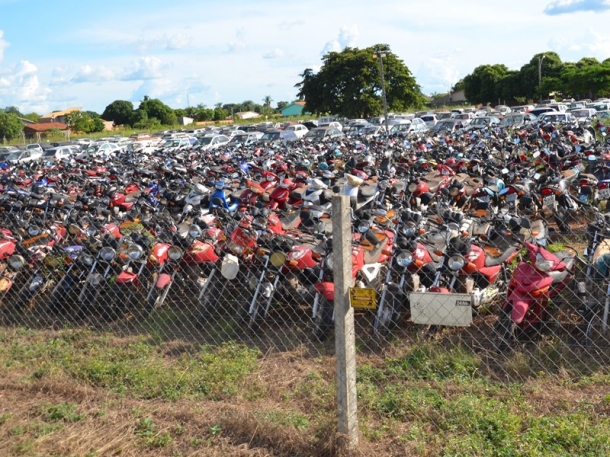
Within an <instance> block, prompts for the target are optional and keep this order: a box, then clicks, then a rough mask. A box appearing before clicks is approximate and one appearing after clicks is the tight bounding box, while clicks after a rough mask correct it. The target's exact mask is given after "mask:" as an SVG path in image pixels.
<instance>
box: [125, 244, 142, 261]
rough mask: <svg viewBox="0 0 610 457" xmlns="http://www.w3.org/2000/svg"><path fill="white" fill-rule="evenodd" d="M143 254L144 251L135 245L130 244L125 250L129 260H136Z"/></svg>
mask: <svg viewBox="0 0 610 457" xmlns="http://www.w3.org/2000/svg"><path fill="white" fill-rule="evenodd" d="M142 254H144V249H142V247H141V246H139V245H137V244H130V245H129V247H128V248H127V257H129V258H130V259H131V260H138V259H139V258H140V257H142Z"/></svg>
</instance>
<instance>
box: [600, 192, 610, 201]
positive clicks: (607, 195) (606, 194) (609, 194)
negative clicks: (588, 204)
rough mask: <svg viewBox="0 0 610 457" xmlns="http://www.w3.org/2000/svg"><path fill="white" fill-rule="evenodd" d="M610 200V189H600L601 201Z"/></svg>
mask: <svg viewBox="0 0 610 457" xmlns="http://www.w3.org/2000/svg"><path fill="white" fill-rule="evenodd" d="M608 198H610V189H600V191H599V199H600V200H606V199H608Z"/></svg>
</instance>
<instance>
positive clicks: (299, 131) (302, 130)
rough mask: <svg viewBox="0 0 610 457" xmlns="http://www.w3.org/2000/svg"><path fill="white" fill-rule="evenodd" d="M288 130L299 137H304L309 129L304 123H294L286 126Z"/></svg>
mask: <svg viewBox="0 0 610 457" xmlns="http://www.w3.org/2000/svg"><path fill="white" fill-rule="evenodd" d="M284 131H286V132H294V133H295V135H296V136H297V137H298V138H303V137H304V136H305V134H306V133H307V132H309V129H308V128H307V127H305V126H304V125H303V124H292V125H289V126H287V127H286V128H284Z"/></svg>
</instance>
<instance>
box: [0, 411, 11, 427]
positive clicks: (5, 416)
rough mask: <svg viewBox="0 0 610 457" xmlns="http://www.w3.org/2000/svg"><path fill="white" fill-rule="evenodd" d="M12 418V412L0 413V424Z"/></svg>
mask: <svg viewBox="0 0 610 457" xmlns="http://www.w3.org/2000/svg"><path fill="white" fill-rule="evenodd" d="M12 418H13V414H12V413H4V414H2V415H0V425H4V424H6V423H7V422H8V421H10V420H11V419H12Z"/></svg>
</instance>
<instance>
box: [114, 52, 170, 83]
mask: <svg viewBox="0 0 610 457" xmlns="http://www.w3.org/2000/svg"><path fill="white" fill-rule="evenodd" d="M161 68H162V65H161V59H159V58H158V57H153V56H146V57H140V58H138V60H137V61H136V62H135V65H134V68H132V69H130V70H127V71H126V72H125V74H123V75H122V76H121V77H120V79H121V80H122V81H137V80H144V79H158V78H161V77H162V76H163V74H162V72H161Z"/></svg>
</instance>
